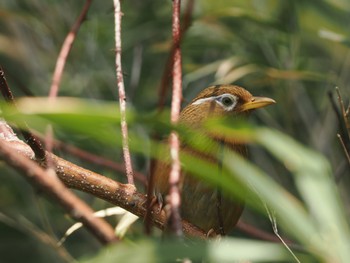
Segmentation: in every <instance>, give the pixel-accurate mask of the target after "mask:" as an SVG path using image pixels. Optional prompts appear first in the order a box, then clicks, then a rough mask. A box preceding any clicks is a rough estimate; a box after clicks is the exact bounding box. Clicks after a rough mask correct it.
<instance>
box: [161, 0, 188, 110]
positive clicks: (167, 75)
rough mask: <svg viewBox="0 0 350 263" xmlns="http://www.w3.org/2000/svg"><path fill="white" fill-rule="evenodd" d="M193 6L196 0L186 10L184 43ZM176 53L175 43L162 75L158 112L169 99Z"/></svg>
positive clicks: (183, 33) (181, 35) (183, 30)
mask: <svg viewBox="0 0 350 263" xmlns="http://www.w3.org/2000/svg"><path fill="white" fill-rule="evenodd" d="M193 6H194V0H189V1H187V5H186V8H185V11H184V12H185V14H184V19H183V25H182V27H181V34H180V40H179V42H181V41H182V39H183V36H184V35H185V33H186V31H187V29H188V28H189V27H190V25H191V21H192V12H193ZM174 52H175V43H174V42H173V43H172V45H171V48H170V51H169V54H168V58H167V61H166V63H165V65H166V66H165V68H164V71H163V75H162V80H161V83H160V87H159V91H158V94H159V95H158V98H159V99H158V111H160V112H161V111H162V110H163V108H164V105H165V99H166V97H167V91H168V87H169V83H170V80H171V71H172V69H173V63H174Z"/></svg>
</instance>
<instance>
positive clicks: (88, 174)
mask: <svg viewBox="0 0 350 263" xmlns="http://www.w3.org/2000/svg"><path fill="white" fill-rule="evenodd" d="M0 132H1V135H4V134H7V136H6V137H5V139H0V144H2V143H3V142H6V141H8V142H7V144H6V145H7V146H8V147H11V148H12V149H13V150H15V151H16V153H17V155H20V156H22V157H23V156H24V157H26V158H30V159H32V158H33V157H34V154H33V151H32V150H31V148H30V147H29V146H28V145H26V144H25V143H24V142H22V141H20V140H19V139H18V138H17V137H16V136H15V134H13V132H11V131H9V126H8V125H7V124H6V123H5V122H0ZM0 137H1V138H3V137H2V136H0ZM5 140H6V141H5ZM47 154H48V155H49V158H51V160H52V162H53V164H54V165H53V167H54V169H55V172H56V174H57V176H58V177H59V178H60V179H61V181H62V182H63V183H64V184H65V185H66V186H67V187H69V188H73V189H77V190H80V191H83V192H85V193H89V194H91V195H93V196H95V197H98V198H101V199H103V200H105V201H107V202H110V203H111V204H114V205H117V206H120V207H122V208H124V209H126V210H127V211H129V212H131V213H133V214H135V215H137V216H139V217H142V218H144V217H145V215H146V211H147V205H146V197H145V196H144V195H143V194H141V193H138V192H136V190H135V187H134V186H133V185H130V184H121V183H119V182H116V181H113V180H112V179H110V178H108V177H105V176H103V175H100V174H97V173H94V172H92V171H89V170H87V169H84V168H82V167H80V166H77V165H75V164H73V163H71V162H68V161H66V160H64V159H61V158H60V157H58V156H56V155H54V154H51V153H47ZM151 221H152V224H153V225H155V226H156V227H158V228H160V229H164V228H165V222H166V215H165V212H164V211H161V212H160V213H158V211H157V209H156V208H154V209H153V210H152V211H151ZM182 230H183V232H184V233H185V234H186V235H188V236H192V237H197V238H201V239H205V238H206V233H205V232H204V231H202V230H201V229H199V228H198V227H196V226H194V225H192V224H191V223H189V222H187V221H184V220H183V221H182Z"/></svg>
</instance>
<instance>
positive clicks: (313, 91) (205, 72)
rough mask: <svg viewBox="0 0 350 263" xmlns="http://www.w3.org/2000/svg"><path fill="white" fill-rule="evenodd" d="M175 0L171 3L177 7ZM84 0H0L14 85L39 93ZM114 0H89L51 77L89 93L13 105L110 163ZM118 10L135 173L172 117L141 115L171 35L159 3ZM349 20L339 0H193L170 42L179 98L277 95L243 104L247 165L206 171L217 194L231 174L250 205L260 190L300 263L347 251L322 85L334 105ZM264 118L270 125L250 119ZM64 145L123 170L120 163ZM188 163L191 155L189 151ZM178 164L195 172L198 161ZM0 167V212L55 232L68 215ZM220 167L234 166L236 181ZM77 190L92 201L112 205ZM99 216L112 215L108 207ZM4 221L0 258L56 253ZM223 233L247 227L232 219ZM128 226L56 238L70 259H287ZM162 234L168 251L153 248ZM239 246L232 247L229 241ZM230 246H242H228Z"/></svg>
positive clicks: (70, 91) (1, 51) (138, 2)
mask: <svg viewBox="0 0 350 263" xmlns="http://www.w3.org/2000/svg"><path fill="white" fill-rule="evenodd" d="M186 3H187V2H186V1H183V3H182V7H183V9H185V7H186ZM83 4H84V1H66V2H64V1H63V2H62V1H56V0H51V1H39V0H34V1H30V3H29V2H28V1H23V0H22V1H21V0H17V1H16V0H3V1H2V3H1V4H0V7H1V9H0V23H1V27H0V63H1V65H2V66H3V68H4V69H5V73H6V76H7V80H8V82H9V85H10V87H11V89H12V90H13V93H14V95H15V96H16V97H21V96H30V95H34V96H47V94H48V92H49V87H50V84H51V77H52V72H53V70H54V67H55V63H56V58H57V55H58V52H59V50H60V47H61V44H62V42H63V40H64V38H65V36H66V34H67V32H68V31H69V29H70V27H71V25H72V24H73V23H74V21H75V19H76V17H77V16H78V14H79V13H80V10H81V8H82V6H83ZM112 4H113V3H112V1H110V2H105V1H93V3H92V6H91V8H90V11H89V14H88V18H87V20H86V21H85V22H84V23H83V24H82V26H81V28H80V31H79V33H78V36H77V39H76V41H75V42H74V45H73V49H72V51H71V53H70V54H69V57H68V61H67V65H66V68H65V72H64V75H63V80H62V83H61V89H60V95H61V96H70V97H79V98H88V99H89V100H88V101H81V104H80V103H79V102H78V101H75V102H74V103H73V104H66V105H65V106H64V107H61V108H59V110H58V111H57V112H56V113H53V112H45V107H40V104H38V103H30V101H29V104H27V106H23V108H22V109H24V110H22V113H23V114H25V118H26V119H27V120H28V122H29V124H30V126H31V127H35V128H37V129H41V130H42V131H44V127H45V124H46V123H47V122H48V121H50V122H53V123H56V125H57V129H55V135H56V137H57V138H59V139H60V140H62V141H64V142H67V143H72V144H74V145H76V146H79V147H81V148H83V149H85V150H88V151H91V152H93V153H95V154H97V155H100V156H106V157H108V158H110V159H113V160H117V161H120V162H122V158H121V149H120V143H119V140H118V135H119V130H118V129H119V126H118V115H119V110H118V108H117V105H116V103H115V102H116V101H117V98H118V94H117V88H116V78H115V64H114V58H115V54H114V50H113V49H114V18H113V5H112ZM122 10H123V13H124V16H123V20H122V23H123V24H122V27H123V28H122V45H123V56H122V61H123V72H124V79H125V86H126V92H127V95H128V99H129V100H128V106H129V107H130V109H131V111H130V112H131V116H130V122H131V123H132V126H131V134H132V136H133V137H132V140H131V146H132V148H133V150H134V154H133V158H134V159H133V163H134V165H135V167H136V169H137V170H139V171H142V172H144V173H145V174H146V173H147V169H148V156H147V155H148V154H149V153H148V152H147V150H148V149H149V145H150V144H151V142H150V141H149V140H148V138H149V134H150V133H151V132H152V131H153V130H156V129H158V130H161V131H162V132H163V133H167V131H168V130H169V128H170V126H169V125H168V124H167V122H166V120H165V118H164V119H160V120H157V119H154V118H152V116H154V114H153V113H154V112H155V110H156V105H157V101H158V90H159V88H160V82H161V78H162V74H163V71H164V68H165V63H166V59H167V56H168V52H169V49H170V47H171V1H160V0H152V1H151V0H129V1H123V2H122ZM349 23H350V2H349V1H348V0H318V1H316V0H309V1H302V0H249V1H247V0H235V1H228V0H216V1H211V0H197V1H195V8H194V11H193V21H192V24H191V27H190V28H189V29H188V31H187V32H186V34H185V37H184V39H183V43H182V55H183V73H184V76H183V80H184V83H183V84H184V87H183V88H184V97H185V103H186V102H187V101H189V100H190V99H192V98H193V97H194V96H195V95H196V94H197V93H198V92H199V91H200V90H202V89H203V88H205V87H207V86H209V85H210V84H213V83H235V84H238V85H241V86H243V87H246V88H247V89H248V90H249V91H251V92H252V93H253V94H254V95H263V96H269V97H272V98H274V99H275V100H276V101H277V104H276V105H274V106H273V107H269V108H267V109H266V110H259V111H256V112H255V113H254V114H253V116H252V118H251V122H252V123H254V124H255V125H254V126H256V127H258V128H251V127H248V126H244V127H243V128H242V129H243V130H244V131H249V134H250V136H251V137H250V139H251V140H252V142H256V143H255V144H252V146H251V151H250V152H251V159H252V161H253V163H255V165H256V166H252V165H251V164H249V163H246V162H244V161H243V160H241V159H240V158H239V157H237V156H231V155H230V158H231V159H230V160H234V161H235V163H239V164H240V165H237V166H236V165H234V166H233V165H232V163H231V162H228V163H227V164H226V165H227V167H226V168H227V170H228V177H227V181H225V183H223V182H221V183H220V182H211V183H213V184H224V185H225V184H226V183H228V184H227V189H226V190H227V192H228V194H233V193H231V192H234V190H232V191H231V190H230V189H231V188H230V186H233V188H232V189H234V188H235V187H234V183H235V182H236V181H237V180H240V181H242V182H244V183H248V184H249V185H250V186H251V187H253V188H254V189H256V191H257V193H258V195H259V196H260V197H255V198H254V197H252V202H251V203H252V204H254V202H256V201H257V198H258V199H259V198H263V199H264V200H266V202H267V203H268V205H269V206H270V207H271V208H272V209H273V210H275V211H276V216H277V218H278V221H277V222H278V224H280V225H281V229H280V231H281V232H282V233H281V234H282V235H283V236H286V237H288V238H289V239H292V240H295V241H296V242H298V244H301V245H302V246H303V248H302V249H296V251H301V252H300V253H301V254H303V255H301V254H300V253H297V256H298V258H299V259H300V260H301V261H302V262H317V261H319V260H320V261H332V262H346V260H347V258H348V257H347V256H348V253H349V252H347V251H348V249H347V248H349V238H350V236H349V229H348V228H349V220H348V219H347V218H349V212H350V210H349V201H350V198H349V195H348V193H347V192H348V191H347V189H348V188H349V186H350V178H349V164H348V162H347V160H346V158H345V155H344V152H343V150H342V148H341V145H340V144H339V141H338V139H337V137H336V133H337V132H338V129H339V124H338V120H337V118H336V116H335V113H334V110H333V109H332V107H331V104H330V101H329V97H328V95H327V94H328V92H334V87H336V86H338V87H339V88H340V91H341V93H342V95H343V99H344V100H345V101H346V103H347V101H348V100H347V98H349V96H350V92H349V90H350V89H349V81H350V75H349V74H348V72H349V70H350V53H349V46H350V45H349V43H350V41H349V39H350V35H349V30H348V25H349ZM169 100H170V97H168V102H169ZM346 105H347V104H346ZM35 106H37V108H36V109H35ZM31 109H32V112H30V110H31ZM69 112H73V113H74V114H69ZM262 125H264V126H268V127H269V128H271V130H270V129H265V128H259V126H262ZM231 126H232V125H231ZM231 126H230V125H229V124H219V125H218V126H216V127H219V128H220V130H222V131H225V130H227V131H229V132H231V131H235V132H236V134H237V127H236V128H234V127H231ZM232 129H233V130H232ZM276 130H278V131H279V132H277V131H276ZM238 132H239V131H238ZM291 138H293V139H291ZM140 145H142V146H144V147H140ZM261 146H263V147H261ZM60 155H63V156H65V155H64V154H63V153H60ZM65 157H66V158H67V159H69V160H72V161H73V162H76V163H80V164H81V165H82V166H84V167H86V168H89V169H92V170H94V171H97V172H99V173H101V174H104V175H106V176H110V177H112V178H115V179H116V180H119V181H123V182H125V177H124V175H123V174H116V173H115V172H112V171H110V170H108V169H107V168H101V167H100V166H95V165H93V164H89V163H86V162H85V163H84V162H83V161H80V160H78V159H76V158H75V157H72V156H67V155H66V156H65ZM186 160H187V159H186ZM188 162H189V163H191V162H198V160H191V158H189V159H188ZM203 165H205V164H203ZM189 167H194V168H193V169H199V170H197V172H198V173H200V172H201V169H200V168H201V166H199V165H197V166H196V165H189ZM198 167H199V168H198ZM205 167H206V166H205ZM257 167H259V168H257ZM207 168H208V169H210V167H207ZM0 169H1V174H3V175H5V176H3V177H2V180H3V181H2V184H1V185H0V212H1V213H3V214H5V215H7V216H8V217H10V218H13V219H16V218H26V219H27V220H28V221H30V222H32V224H33V225H36V226H37V228H38V229H41V230H40V231H43V232H45V233H48V234H49V235H50V236H51V237H52V238H53V239H55V238H60V237H61V236H62V235H63V234H64V232H65V230H66V229H67V228H68V227H69V226H70V225H71V224H72V221H71V220H70V219H68V218H66V217H65V216H64V215H63V214H62V211H61V209H60V208H59V207H58V206H56V205H53V204H51V203H50V202H47V201H46V200H45V199H44V198H42V197H41V194H40V193H37V192H35V191H33V190H32V188H31V187H30V186H28V184H27V183H26V182H25V181H24V180H22V178H20V177H19V176H16V175H15V174H14V173H13V172H12V171H11V170H9V169H8V168H7V167H6V165H5V164H4V163H0ZM231 174H235V175H236V176H235V177H234V178H235V179H232V178H233V177H232V176H231ZM242 175H247V176H242ZM248 175H249V176H248ZM204 177H205V175H204ZM230 178H231V179H230ZM271 178H273V180H271ZM335 178H337V183H334V181H335ZM207 179H208V178H207ZM209 179H210V178H209ZM140 188H141V187H140ZM230 191H231V192H230ZM78 194H79V195H80V196H81V197H82V198H84V199H85V200H86V201H87V202H88V203H89V204H91V205H92V207H93V208H94V209H96V210H99V209H103V208H106V207H109V206H110V205H109V204H106V203H105V202H103V201H101V200H98V199H96V198H93V197H91V196H87V195H85V194H82V193H78ZM248 202H249V201H248ZM260 205H261V204H260ZM256 208H257V207H256ZM258 210H260V211H262V213H261V214H258V213H257V212H254V211H252V210H249V209H247V211H246V212H245V214H244V215H243V218H244V220H245V221H246V222H249V223H251V224H254V225H256V226H258V227H259V228H261V229H264V230H265V231H268V232H272V230H270V229H271V223H270V222H269V220H268V219H267V218H266V215H265V212H264V210H263V208H262V207H260V208H258ZM108 220H109V221H110V222H111V223H112V224H116V222H117V219H116V218H110V219H108ZM16 222H17V224H18V226H16V225H15V224H14V225H13V224H12V225H11V224H9V223H8V220H7V221H6V220H4V217H0V233H1V235H0V261H1V262H22V261H23V260H26V261H27V262H47V261H48V260H50V261H53V262H62V258H61V257H60V256H59V255H58V254H57V253H55V252H54V250H52V251H51V250H48V249H47V248H48V247H49V245H48V243H46V242H43V240H42V239H36V237H35V235H33V234H32V233H31V232H30V231H24V230H23V229H26V227H27V228H28V226H27V224H25V223H23V222H24V221H23V220H16ZM40 231H39V230H37V233H40ZM233 235H234V236H236V237H244V238H251V237H250V236H248V235H247V234H245V233H243V232H241V231H238V230H236V231H235V232H234V233H233ZM140 236H143V233H142V222H138V223H136V224H134V226H133V227H132V229H131V230H130V231H129V232H128V233H127V235H126V241H127V242H125V243H126V244H123V245H121V246H119V247H118V245H117V246H116V247H115V248H111V249H116V250H115V251H114V250H111V251H112V252H111V251H105V252H103V251H101V254H98V252H99V249H100V245H99V244H98V243H97V242H96V240H94V238H92V237H91V236H90V235H89V234H88V233H86V232H85V231H78V232H76V233H74V234H73V235H72V236H70V237H69V238H68V239H67V241H66V243H65V248H66V249H67V250H68V252H69V253H70V254H71V255H72V256H73V257H75V258H80V259H81V258H85V259H87V261H88V262H90V261H91V262H95V261H96V262H101V261H104V262H108V261H107V259H106V258H104V253H106V254H107V255H113V256H116V258H115V259H113V260H114V261H115V260H119V261H124V262H127V260H128V259H129V260H130V261H129V262H140V261H138V260H139V259H138V258H136V257H137V254H138V253H136V252H135V251H137V252H139V254H140V255H141V254H142V255H143V257H142V259H145V261H146V258H147V259H148V260H149V262H157V260H158V262H169V261H171V260H173V261H174V259H175V258H176V257H179V258H185V257H189V258H192V259H193V260H194V261H193V262H196V261H199V260H200V258H201V257H200V256H203V258H205V259H207V260H208V261H209V262H230V260H234V259H237V260H238V259H242V258H244V259H247V260H252V261H259V260H260V261H267V262H271V261H277V262H281V261H282V262H293V258H292V257H291V256H290V254H288V253H286V254H285V252H286V250H285V249H284V248H282V247H280V246H275V245H272V244H265V243H259V242H258V241H249V242H258V243H259V244H257V243H249V242H247V243H246V242H245V241H244V240H243V239H238V240H236V239H234V240H231V239H228V241H227V242H235V243H230V245H229V247H230V248H231V246H232V249H229V250H228V251H227V249H226V250H220V246H222V247H223V246H226V245H227V243H218V246H219V248H218V247H215V242H214V243H213V244H211V243H209V244H194V246H195V247H193V249H192V250H193V251H192V250H191V253H190V252H189V250H188V247H183V246H182V247H181V249H179V250H181V251H182V250H183V254H182V253H180V252H177V250H175V248H176V246H179V244H170V245H169V244H158V241H153V240H139V237H140ZM33 240H34V241H33ZM225 242H226V241H225ZM25 244H28V245H27V246H26V245H25ZM167 245H169V246H170V248H171V249H170V250H167V249H166V248H165V246H167ZM255 245H259V246H258V247H259V249H258V248H257V247H256V246H255ZM240 246H242V247H243V246H244V249H243V248H242V249H234V248H237V247H239V248H241V247H240ZM10 247H11V248H15V249H14V251H15V252H11V250H10V249H9V248H10ZM189 247H191V246H190V245H189ZM222 247H221V249H222ZM186 249H187V250H186ZM269 249H272V250H273V249H276V251H277V252H270V253H268V255H269V256H270V257H264V255H263V252H264V253H265V254H266V252H267V251H270V250H269ZM18 251H20V252H21V253H18ZM168 251H171V252H168ZM175 251H176V252H175ZM196 251H197V252H196ZM243 251H246V252H245V254H244V252H243ZM253 251H254V253H253ZM305 251H306V252H305ZM192 252H193V254H192ZM195 252H196V253H195ZM198 252H200V253H199V254H197V253H198ZM234 252H237V253H236V254H235V253H234ZM239 252H242V254H240V255H241V257H239V258H238V255H239ZM210 253H213V254H210ZM279 253H281V254H279ZM252 254H254V256H256V257H255V258H253V255H252ZM198 255H199V256H198ZM213 255H216V256H213ZM248 255H249V256H251V257H248ZM259 255H260V257H259ZM279 255H280V256H279ZM311 255H312V256H311ZM219 256H222V257H224V256H227V258H220V257H219ZM94 257H96V258H94ZM123 257H125V258H124V260H123ZM304 257H305V258H304ZM132 260H133V261H132Z"/></svg>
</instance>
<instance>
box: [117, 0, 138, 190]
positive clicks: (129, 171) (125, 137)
mask: <svg viewBox="0 0 350 263" xmlns="http://www.w3.org/2000/svg"><path fill="white" fill-rule="evenodd" d="M113 2H114V20H115V68H116V75H117V85H118V93H119V107H120V115H121V123H120V124H121V129H122V137H123V155H124V162H125V170H126V176H127V178H128V183H129V184H132V185H134V184H135V183H134V173H133V169H132V164H131V156H130V150H129V143H128V140H129V136H128V124H127V122H126V96H125V88H124V79H123V72H122V61H121V53H122V40H121V20H122V15H123V14H122V12H121V8H120V0H113Z"/></svg>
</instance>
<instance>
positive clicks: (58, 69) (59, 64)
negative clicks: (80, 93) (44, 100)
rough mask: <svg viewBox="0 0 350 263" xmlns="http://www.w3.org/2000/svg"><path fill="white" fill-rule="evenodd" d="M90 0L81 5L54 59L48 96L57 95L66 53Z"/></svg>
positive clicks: (84, 15)
mask: <svg viewBox="0 0 350 263" xmlns="http://www.w3.org/2000/svg"><path fill="white" fill-rule="evenodd" d="M91 1H92V0H86V2H85V5H84V7H83V10H82V11H81V13H80V15H79V17H78V18H77V20H76V21H75V23H74V25H73V26H72V28H71V30H70V32H69V33H68V35H67V36H66V38H65V40H64V42H63V44H62V47H61V51H60V53H59V55H58V59H57V61H56V66H55V71H54V73H53V77H52V84H51V88H50V93H49V97H50V98H55V97H57V94H58V90H59V86H60V82H61V79H62V74H63V70H64V66H65V64H66V61H67V57H68V54H69V52H70V50H71V49H72V45H73V42H74V40H75V38H76V36H77V33H78V31H79V28H80V26H81V24H82V23H83V21H84V20H85V18H86V15H87V12H88V10H89V8H90V5H91Z"/></svg>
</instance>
